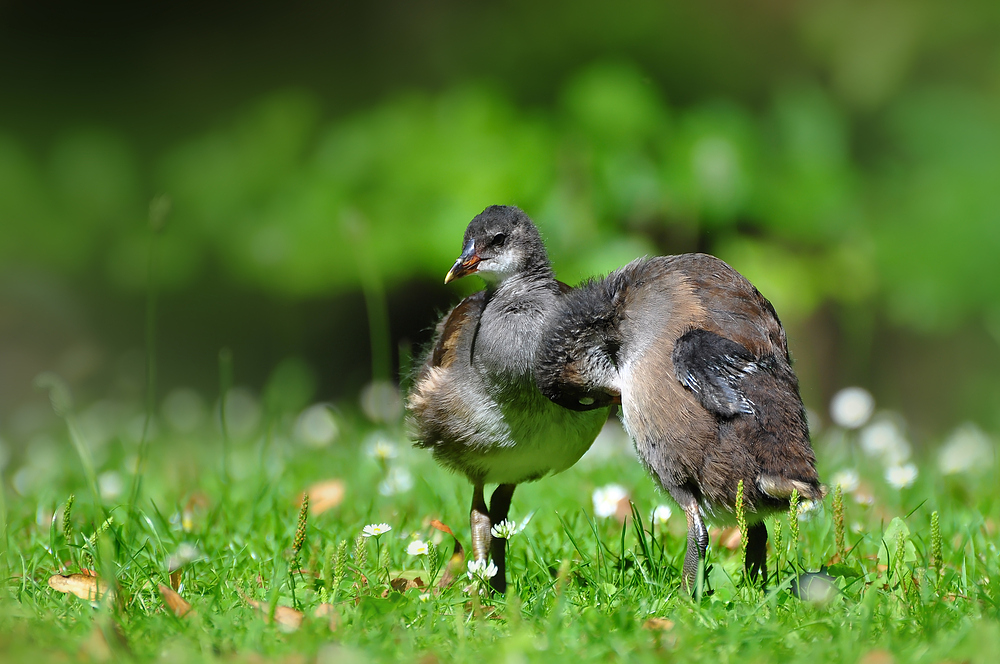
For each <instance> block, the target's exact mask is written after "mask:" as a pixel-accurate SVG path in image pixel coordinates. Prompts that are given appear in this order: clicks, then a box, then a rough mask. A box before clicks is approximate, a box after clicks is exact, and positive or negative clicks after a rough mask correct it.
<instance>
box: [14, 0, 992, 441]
mask: <svg viewBox="0 0 1000 664" xmlns="http://www.w3.org/2000/svg"><path fill="white" fill-rule="evenodd" d="M158 194H165V195H167V196H169V197H170V201H171V203H172V207H171V211H170V213H169V215H168V216H167V218H166V225H165V226H164V227H163V229H162V231H161V232H159V233H158V234H157V236H156V244H155V247H154V250H153V254H152V255H153V257H154V265H155V270H154V272H155V274H156V281H157V284H158V286H157V293H158V296H157V297H158V308H157V315H156V319H157V325H156V330H157V341H156V349H157V350H156V354H157V358H158V366H159V371H158V374H157V394H158V395H159V396H163V395H173V396H174V397H175V400H176V398H180V397H177V395H178V394H182V395H185V398H188V399H189V401H190V400H191V399H194V398H196V396H197V395H201V398H202V400H203V401H204V402H205V403H211V401H212V400H213V399H214V396H213V395H216V394H218V384H219V378H218V374H219V361H218V355H219V350H220V349H221V348H223V347H226V348H229V349H231V350H232V356H233V358H234V372H235V374H234V375H235V382H236V384H237V385H241V386H245V387H246V388H247V390H248V391H247V394H250V395H253V394H259V393H260V392H261V391H263V390H266V387H265V386H267V385H272V386H277V388H276V389H278V390H279V391H280V392H281V393H282V394H284V395H285V397H284V398H285V399H286V400H288V401H289V403H288V404H287V406H288V408H290V409H294V408H302V407H304V406H306V405H307V404H308V403H312V402H314V401H319V400H330V401H335V402H339V403H342V404H355V403H356V401H357V394H358V393H359V390H360V389H361V388H362V386H363V385H365V384H366V383H368V382H369V381H370V380H371V378H372V375H373V372H374V373H376V374H382V375H383V376H388V377H390V378H392V379H393V380H396V379H398V374H399V366H400V365H401V364H402V365H404V366H405V364H406V357H407V355H408V354H409V353H414V354H418V353H419V348H420V345H421V344H425V343H426V342H427V341H428V340H429V338H430V330H431V327H432V325H433V323H434V321H435V319H436V317H437V315H439V313H440V312H441V311H443V310H444V309H445V308H446V307H447V306H448V305H449V303H451V302H454V301H457V299H458V298H459V297H460V296H461V295H462V294H464V293H466V292H468V291H469V290H470V289H472V288H473V287H478V284H473V283H468V284H461V285H456V286H451V287H445V286H443V285H442V283H441V281H442V279H443V276H444V273H445V272H446V271H447V269H448V268H449V267H450V265H451V263H452V261H453V260H454V258H455V257H456V256H457V254H458V252H459V250H460V245H461V235H462V231H463V229H464V227H465V225H466V224H467V223H468V221H469V220H470V219H471V218H472V217H473V216H474V215H475V214H477V213H478V212H479V211H481V210H482V209H483V208H484V207H486V206H487V205H489V204H493V203H509V204H517V205H519V206H521V207H522V208H524V209H525V210H526V211H527V212H528V213H529V214H530V215H531V216H532V217H533V218H534V219H535V220H536V221H537V222H538V224H539V225H540V227H541V228H542V231H543V234H544V237H545V239H546V241H547V243H548V246H549V248H550V252H551V255H552V258H553V262H554V264H555V267H556V270H557V273H558V275H559V276H560V277H561V278H562V279H563V280H565V281H568V282H571V283H574V282H576V281H578V280H579V279H581V278H583V277H585V276H587V275H591V274H594V273H598V272H605V271H608V270H610V269H612V268H614V267H617V266H619V265H621V264H623V263H625V262H627V261H628V260H631V259H632V258H634V257H637V256H640V255H643V254H667V253H681V252H686V251H707V252H710V253H713V254H716V255H718V256H720V257H721V258H723V259H724V260H726V261H728V262H729V263H731V264H732V265H733V266H734V267H736V268H737V269H738V270H740V271H741V272H742V273H744V274H745V275H746V276H747V277H749V278H750V279H751V280H752V281H753V282H754V283H755V284H756V285H757V286H758V287H759V288H760V290H761V291H762V292H763V293H764V294H765V295H766V296H767V297H769V298H770V299H771V300H772V302H773V303H774V305H775V307H776V308H777V310H778V312H779V314H780V315H781V317H782V320H783V322H784V323H785V325H786V327H787V329H788V334H789V339H790V344H791V348H792V353H793V355H794V357H795V360H796V362H797V364H796V367H797V370H798V372H799V374H800V377H801V379H802V387H803V396H804V398H805V401H806V403H807V405H808V406H809V407H810V408H811V409H813V410H814V411H815V412H816V413H818V415H819V419H820V420H823V419H825V418H826V414H825V413H826V404H827V403H828V400H829V397H830V396H831V395H832V394H833V393H834V392H836V391H837V390H838V389H840V388H841V387H844V386H846V385H851V384H858V385H862V386H865V387H867V388H868V389H870V390H871V391H872V392H873V393H874V395H875V397H876V401H877V402H878V404H879V405H880V407H883V408H888V409H893V410H896V411H899V412H900V413H902V414H903V415H904V416H905V419H906V421H907V422H908V423H909V426H910V427H911V429H912V431H911V432H910V435H911V436H912V437H913V440H914V442H915V443H916V444H917V445H918V447H919V446H920V445H921V444H926V443H927V441H930V442H933V441H934V440H935V439H936V437H938V436H940V435H941V434H943V433H944V432H946V431H947V430H950V429H951V428H952V427H954V426H955V425H957V424H958V423H960V422H963V421H965V420H972V421H974V422H977V423H979V425H980V426H982V427H984V428H985V429H986V430H988V431H992V432H994V433H995V432H996V431H997V430H998V429H1000V408H998V406H1000V379H998V376H1000V346H998V344H1000V260H998V256H997V255H998V253H1000V4H998V3H996V2H995V0H971V1H968V2H963V3H947V2H931V1H925V0H874V1H871V0H846V1H845V0H813V1H810V2H795V1H793V0H767V1H756V2H748V1H746V0H713V1H712V2H687V1H684V2H681V1H667V2H664V1H662V0H656V1H647V2H631V3H605V2H598V1H594V0H575V1H574V2H550V3H537V2H504V3H468V2H460V1H458V0H438V1H435V2H427V3H414V2H400V1H398V0H386V1H384V2H380V3H332V2H320V1H299V2H287V3H264V2H256V1H248V2H244V3H241V4H240V5H239V7H238V8H233V7H232V6H229V5H222V4H219V6H211V5H208V6H206V5H205V4H204V3H198V2H191V1H187V0H179V1H177V2H171V3H160V2H154V3H126V2H93V3H71V2H65V1H62V2H60V1H48V2H46V1H37V0H36V1H32V2H29V1H26V0H22V1H6V2H0V438H2V440H3V441H5V442H4V443H3V445H0V451H3V450H6V451H5V452H4V453H3V455H4V456H5V457H9V456H10V455H11V454H16V453H17V450H19V449H20V448H21V447H22V446H23V445H24V444H26V443H27V442H28V441H31V440H32V439H33V438H34V437H37V436H39V435H41V433H40V432H44V431H45V430H46V428H47V427H51V426H53V422H54V418H55V416H54V415H53V414H52V413H51V408H50V406H49V405H48V403H47V396H46V395H45V394H44V393H40V392H38V391H36V390H35V389H34V388H33V386H32V381H33V379H34V377H35V376H36V375H37V374H38V373H39V372H41V371H43V370H52V371H55V372H56V373H58V374H59V375H61V376H62V377H64V378H65V379H66V380H67V381H69V383H70V384H71V386H72V387H73V389H74V392H75V394H76V395H77V400H78V403H80V404H90V403H95V402H97V403H103V404H105V405H106V407H107V409H111V410H114V409H115V408H124V409H125V411H123V412H128V408H129V406H128V404H132V405H133V406H135V407H136V408H139V407H141V403H142V400H143V388H144V384H145V378H144V375H143V372H144V363H145V360H144V336H143V335H144V331H143V330H144V316H145V313H144V311H145V303H146V297H147V292H148V279H147V275H148V272H149V270H148V267H149V264H150V260H149V257H150V242H151V230H150V224H149V206H150V201H151V199H152V198H153V197H154V196H155V195H158ZM471 281H472V280H470V282H471ZM370 318H371V320H372V321H373V322H372V323H371V324H370ZM386 321H387V322H386ZM386 329H387V330H388V334H384V331H385V330H386ZM372 330H374V333H373V332H372ZM373 346H374V347H375V353H374V359H373V354H372V347H373ZM178 388H193V389H194V392H190V391H185V392H183V393H178V392H177V389H178ZM122 404H125V405H122ZM189 405H190V404H189ZM344 407H347V406H346V405H345V406H344ZM206 408H207V406H206Z"/></svg>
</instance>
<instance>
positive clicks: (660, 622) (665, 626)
mask: <svg viewBox="0 0 1000 664" xmlns="http://www.w3.org/2000/svg"><path fill="white" fill-rule="evenodd" d="M642 627H643V629H658V630H661V631H663V632H669V631H670V630H672V629H673V628H674V621H673V620H670V619H669V618H649V619H648V620H646V622H644V623H642Z"/></svg>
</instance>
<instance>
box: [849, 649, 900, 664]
mask: <svg viewBox="0 0 1000 664" xmlns="http://www.w3.org/2000/svg"><path fill="white" fill-rule="evenodd" d="M895 661H896V660H895V659H893V657H892V653H890V652H889V651H888V650H869V651H868V652H866V653H865V654H864V655H862V656H861V659H859V660H858V664H894V662H895Z"/></svg>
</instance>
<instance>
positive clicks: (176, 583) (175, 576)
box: [170, 568, 181, 590]
mask: <svg viewBox="0 0 1000 664" xmlns="http://www.w3.org/2000/svg"><path fill="white" fill-rule="evenodd" d="M170 587H171V588H173V589H174V590H178V589H179V588H180V587H181V568H177V569H175V570H174V571H173V572H171V573H170Z"/></svg>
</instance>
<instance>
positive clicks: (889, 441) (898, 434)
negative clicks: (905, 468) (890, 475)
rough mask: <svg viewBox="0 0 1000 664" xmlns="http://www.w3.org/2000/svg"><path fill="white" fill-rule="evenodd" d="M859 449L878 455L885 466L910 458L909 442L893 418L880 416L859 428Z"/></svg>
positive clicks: (868, 453) (895, 464)
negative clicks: (880, 417)
mask: <svg viewBox="0 0 1000 664" xmlns="http://www.w3.org/2000/svg"><path fill="white" fill-rule="evenodd" d="M860 442H861V449H862V450H864V452H865V454H867V455H868V456H872V457H878V458H879V459H881V460H882V463H883V464H884V465H885V466H886V467H890V466H899V465H901V464H902V463H903V462H904V461H906V460H907V459H909V458H910V442H909V441H908V440H906V436H905V435H903V430H902V428H901V427H900V425H899V424H898V423H897V421H896V420H895V419H894V418H882V419H879V420H878V421H876V422H872V423H871V424H869V425H868V426H866V427H865V428H864V429H862V430H861V436H860Z"/></svg>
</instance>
